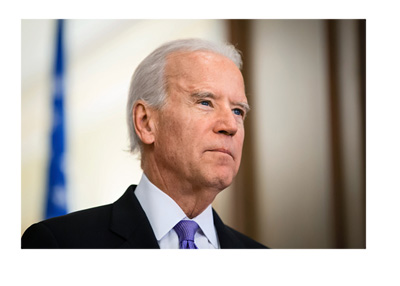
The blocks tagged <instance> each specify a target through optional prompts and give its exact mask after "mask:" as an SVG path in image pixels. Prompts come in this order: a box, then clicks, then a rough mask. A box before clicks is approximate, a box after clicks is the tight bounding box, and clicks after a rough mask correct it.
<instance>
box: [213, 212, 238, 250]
mask: <svg viewBox="0 0 400 286" xmlns="http://www.w3.org/2000/svg"><path fill="white" fill-rule="evenodd" d="M213 217H214V225H215V229H216V230H217V235H218V240H219V244H220V247H221V248H222V249H224V248H227V249H232V248H244V245H243V243H242V241H241V240H240V239H239V238H238V237H237V236H236V235H235V234H234V233H233V231H232V230H231V229H230V228H229V227H228V226H226V225H225V224H224V223H223V222H222V220H221V219H220V217H219V216H218V214H217V213H216V211H215V210H214V209H213Z"/></svg>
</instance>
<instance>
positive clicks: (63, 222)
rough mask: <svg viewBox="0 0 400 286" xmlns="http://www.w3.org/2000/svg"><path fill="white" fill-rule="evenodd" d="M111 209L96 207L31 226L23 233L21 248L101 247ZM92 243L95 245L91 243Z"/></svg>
mask: <svg viewBox="0 0 400 286" xmlns="http://www.w3.org/2000/svg"><path fill="white" fill-rule="evenodd" d="M111 208H112V205H111V204H110V205H105V206H100V207H95V208H91V209H86V210H82V211H77V212H73V213H70V214H67V215H64V216H60V217H55V218H51V219H47V220H44V221H41V222H39V223H36V224H33V225H32V226H30V227H29V228H28V229H27V230H26V231H25V232H24V234H23V236H22V239H21V247H22V248H93V247H95V248H96V247H101V241H104V238H105V237H106V236H107V234H108V233H110V231H109V230H108V228H109V222H110V217H111ZM108 235H110V234H108ZM94 241H98V243H97V244H96V243H95V244H93V242H94Z"/></svg>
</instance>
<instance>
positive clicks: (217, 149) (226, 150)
mask: <svg viewBox="0 0 400 286" xmlns="http://www.w3.org/2000/svg"><path fill="white" fill-rule="evenodd" d="M208 151H210V152H220V153H224V154H227V155H229V156H231V157H232V158H233V155H232V153H231V151H229V150H228V149H224V148H215V149H210V150H208Z"/></svg>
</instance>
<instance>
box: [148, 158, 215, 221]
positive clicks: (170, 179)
mask: <svg viewBox="0 0 400 286" xmlns="http://www.w3.org/2000/svg"><path fill="white" fill-rule="evenodd" d="M142 167H143V172H144V173H145V174H146V176H147V178H148V179H149V180H150V182H151V183H152V184H154V185H155V186H156V187H157V188H159V189H160V190H161V191H163V192H164V193H166V194H167V195H168V196H169V197H170V198H172V199H173V200H174V201H175V202H176V203H177V204H178V205H179V207H180V208H181V209H182V210H183V212H184V213H185V214H186V216H187V217H188V218H194V217H196V216H198V215H199V214H201V213H202V212H203V211H204V210H205V209H206V208H207V207H208V206H209V205H210V204H211V203H212V202H213V201H214V199H215V197H216V195H217V194H218V193H219V192H220V190H217V189H215V188H210V187H205V186H201V185H199V186H198V185H195V184H193V183H190V182H187V181H185V180H183V179H182V178H178V177H177V176H175V174H174V173H173V172H169V171H168V170H162V169H160V168H158V167H157V165H156V164H146V162H145V163H144V164H142Z"/></svg>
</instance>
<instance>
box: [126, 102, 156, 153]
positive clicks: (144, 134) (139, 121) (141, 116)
mask: <svg viewBox="0 0 400 286" xmlns="http://www.w3.org/2000/svg"><path fill="white" fill-rule="evenodd" d="M155 115H156V111H155V110H154V109H153V108H151V107H150V106H148V105H147V103H146V102H144V101H142V100H138V101H137V102H136V103H135V105H134V106H133V118H132V120H133V123H134V126H135V130H136V134H137V135H138V136H139V138H140V140H142V142H143V144H147V145H149V144H153V143H154V140H155V126H156V125H155V122H154V121H155V117H156V116H155Z"/></svg>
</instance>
